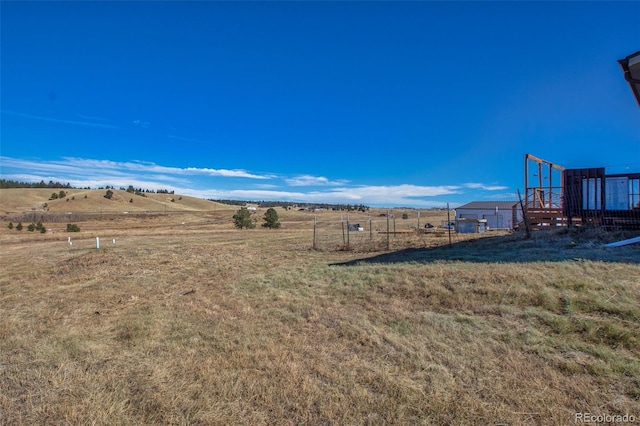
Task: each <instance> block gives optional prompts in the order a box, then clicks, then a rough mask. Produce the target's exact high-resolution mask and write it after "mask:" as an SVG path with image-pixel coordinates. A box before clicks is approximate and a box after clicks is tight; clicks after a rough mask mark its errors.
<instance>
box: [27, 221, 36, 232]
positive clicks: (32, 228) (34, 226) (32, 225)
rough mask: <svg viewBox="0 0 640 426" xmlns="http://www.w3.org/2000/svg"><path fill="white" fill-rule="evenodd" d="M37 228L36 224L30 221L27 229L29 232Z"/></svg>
mask: <svg viewBox="0 0 640 426" xmlns="http://www.w3.org/2000/svg"><path fill="white" fill-rule="evenodd" d="M35 230H36V225H35V224H33V223H30V224H29V226H27V231H29V232H33V231H35Z"/></svg>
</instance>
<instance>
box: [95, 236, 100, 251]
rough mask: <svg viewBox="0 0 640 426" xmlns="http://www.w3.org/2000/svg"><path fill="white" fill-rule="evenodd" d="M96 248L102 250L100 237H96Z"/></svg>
mask: <svg viewBox="0 0 640 426" xmlns="http://www.w3.org/2000/svg"><path fill="white" fill-rule="evenodd" d="M96 248H97V249H99V248H100V237H96Z"/></svg>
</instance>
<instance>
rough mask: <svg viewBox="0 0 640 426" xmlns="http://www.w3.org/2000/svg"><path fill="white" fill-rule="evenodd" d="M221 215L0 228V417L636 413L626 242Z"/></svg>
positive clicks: (635, 346) (269, 419) (164, 419)
mask: <svg viewBox="0 0 640 426" xmlns="http://www.w3.org/2000/svg"><path fill="white" fill-rule="evenodd" d="M134 223H137V225H136V226H142V225H143V224H140V223H138V222H134ZM110 226H111V225H109V228H108V230H109V231H108V232H117V229H115V228H111V227H110ZM231 226H232V225H229V224H226V225H224V226H219V225H218V224H217V223H212V224H209V225H203V226H199V227H198V228H197V229H196V228H189V227H188V226H184V227H181V226H176V225H171V226H165V224H161V223H158V224H157V227H155V228H145V232H146V234H145V233H144V232H143V230H142V229H140V228H135V227H134V231H132V232H126V231H125V230H122V231H121V233H120V234H119V236H118V243H117V244H116V245H107V246H105V247H104V248H101V249H100V250H96V249H95V248H92V247H91V245H90V244H86V245H82V244H78V245H77V246H74V247H71V248H70V247H68V246H67V245H66V243H65V241H64V239H60V238H52V239H46V240H43V241H36V240H35V238H34V239H32V240H28V239H24V237H22V238H21V239H16V237H14V236H13V235H11V236H10V237H6V236H5V235H4V234H3V235H0V238H2V240H0V242H3V256H2V257H1V258H0V307H1V309H2V312H3V315H2V316H0V419H1V420H0V424H18V425H20V424H24V425H26V424H79V423H81V424H85V423H91V424H98V425H100V424H103V425H107V424H109V425H110V424H123V425H128V424H131V425H133V424H136V425H137V424H258V425H259V424H460V425H462V424H464V425H466V424H505V423H506V424H532V425H562V424H573V420H574V413H576V412H590V413H602V414H626V413H628V414H631V415H634V416H636V418H637V417H640V400H639V398H640V393H639V392H638V389H640V381H639V379H638V377H640V361H639V359H640V349H639V347H640V344H639V343H640V308H639V306H640V281H639V279H638V277H640V263H639V262H638V261H637V260H636V261H635V262H634V261H632V259H634V258H635V259H638V257H637V254H638V251H637V250H638V249H636V248H631V247H630V248H627V249H625V250H622V251H618V252H610V251H607V250H603V249H602V248H601V247H600V246H593V247H591V246H589V244H590V243H589V242H588V241H585V240H581V239H580V238H578V237H579V236H575V235H571V234H566V235H565V234H561V235H557V236H554V237H553V238H547V240H546V241H543V239H542V237H536V238H534V239H533V240H530V241H523V240H521V239H518V238H516V237H513V236H504V237H501V238H502V239H492V238H483V239H482V240H478V241H458V243H457V244H455V245H454V246H453V247H451V248H448V247H421V248H414V249H410V250H399V251H395V252H394V251H392V252H387V251H381V252H377V253H372V254H370V253H358V252H351V251H318V250H311V249H310V239H309V233H308V230H307V229H306V228H305V229H302V228H301V229H299V230H290V231H286V226H285V225H283V226H285V229H284V230H283V232H280V231H278V232H272V231H265V230H252V231H247V232H244V231H234V230H232V229H231ZM84 229H85V228H84V226H83V232H86V231H84ZM95 229H98V228H97V224H96V228H95ZM136 229H138V231H136ZM92 237H93V235H91V234H85V238H87V240H90V238H92ZM8 238H11V239H8ZM567 239H572V240H573V241H575V242H576V244H574V245H570V244H569V246H570V247H572V248H570V249H568V248H566V247H567V241H566V240H567ZM4 242H8V244H4ZM567 251H570V252H571V253H570V255H567V254H566V252H567ZM363 256H365V257H363Z"/></svg>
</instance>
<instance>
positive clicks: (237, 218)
mask: <svg viewBox="0 0 640 426" xmlns="http://www.w3.org/2000/svg"><path fill="white" fill-rule="evenodd" d="M233 224H234V225H235V227H236V228H238V229H243V228H247V229H252V228H255V227H256V224H255V223H253V221H252V220H251V212H250V211H249V210H247V208H246V207H242V208H241V209H240V210H238V211H237V212H236V214H234V215H233Z"/></svg>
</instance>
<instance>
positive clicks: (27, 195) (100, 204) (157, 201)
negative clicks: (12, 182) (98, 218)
mask: <svg viewBox="0 0 640 426" xmlns="http://www.w3.org/2000/svg"><path fill="white" fill-rule="evenodd" d="M64 191H65V193H66V196H65V197H64V198H58V199H53V200H52V199H51V195H52V194H53V193H56V194H58V193H59V192H60V189H50V188H46V189H34V188H15V189H2V190H0V212H3V213H21V212H29V211H50V212H66V211H73V212H105V213H107V212H113V213H121V212H123V211H128V212H140V211H158V212H165V211H166V212H175V211H184V212H188V211H210V210H215V209H228V208H229V206H226V205H223V204H220V203H215V202H212V201H208V200H203V199H200V198H195V197H189V196H186V195H178V194H155V193H145V194H144V196H140V195H135V194H131V193H129V192H126V191H123V190H112V191H113V196H112V197H111V199H107V198H105V197H104V195H105V194H106V190H104V189H65V190H64Z"/></svg>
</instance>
